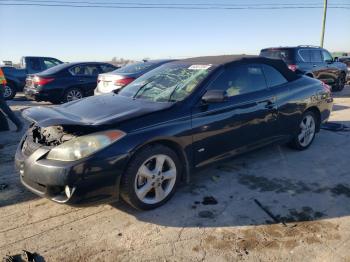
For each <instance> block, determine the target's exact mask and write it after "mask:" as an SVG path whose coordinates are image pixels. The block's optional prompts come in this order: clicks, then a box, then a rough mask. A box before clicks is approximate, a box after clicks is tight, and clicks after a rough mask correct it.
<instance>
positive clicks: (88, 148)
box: [46, 130, 125, 161]
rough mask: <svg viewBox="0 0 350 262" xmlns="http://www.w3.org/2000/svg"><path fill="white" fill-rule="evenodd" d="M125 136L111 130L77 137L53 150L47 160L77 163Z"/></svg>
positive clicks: (120, 132)
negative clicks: (76, 161)
mask: <svg viewBox="0 0 350 262" xmlns="http://www.w3.org/2000/svg"><path fill="white" fill-rule="evenodd" d="M124 136H125V133H124V132H122V131H120V130H110V131H104V132H98V133H92V134H89V135H85V136H80V137H76V138H73V139H72V140H69V141H67V142H65V143H63V144H61V145H59V146H57V147H54V148H53V149H51V151H50V152H49V154H48V155H47V157H46V158H47V159H51V160H60V161H75V160H78V159H81V158H84V157H87V156H89V155H91V154H93V153H95V152H96V151H98V150H100V149H102V148H105V147H106V146H109V145H110V144H112V143H113V142H115V141H118V140H120V139H122V138H123V137H124Z"/></svg>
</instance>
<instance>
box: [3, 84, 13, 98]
mask: <svg viewBox="0 0 350 262" xmlns="http://www.w3.org/2000/svg"><path fill="white" fill-rule="evenodd" d="M12 92H13V91H12V88H11V87H9V86H7V85H6V86H5V90H4V98H5V99H7V98H9V97H11V96H12Z"/></svg>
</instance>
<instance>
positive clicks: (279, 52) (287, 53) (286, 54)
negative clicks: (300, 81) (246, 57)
mask: <svg viewBox="0 0 350 262" xmlns="http://www.w3.org/2000/svg"><path fill="white" fill-rule="evenodd" d="M260 56H263V57H267V58H272V59H282V60H283V61H291V60H293V51H292V50H291V49H264V50H261V52H260Z"/></svg>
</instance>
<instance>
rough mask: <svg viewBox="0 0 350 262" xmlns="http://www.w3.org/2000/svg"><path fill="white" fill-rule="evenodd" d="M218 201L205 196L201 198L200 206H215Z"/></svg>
mask: <svg viewBox="0 0 350 262" xmlns="http://www.w3.org/2000/svg"><path fill="white" fill-rule="evenodd" d="M217 203H218V201H217V200H216V199H215V198H214V197H212V196H206V197H204V198H203V201H202V204H203V205H216V204H217Z"/></svg>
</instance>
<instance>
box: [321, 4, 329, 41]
mask: <svg viewBox="0 0 350 262" xmlns="http://www.w3.org/2000/svg"><path fill="white" fill-rule="evenodd" d="M327 2H328V1H327V0H324V8H323V21H322V33H321V47H323V43H324V32H325V29H326V17H327Z"/></svg>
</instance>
